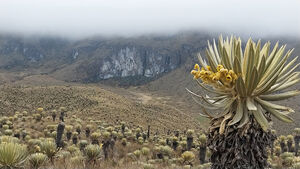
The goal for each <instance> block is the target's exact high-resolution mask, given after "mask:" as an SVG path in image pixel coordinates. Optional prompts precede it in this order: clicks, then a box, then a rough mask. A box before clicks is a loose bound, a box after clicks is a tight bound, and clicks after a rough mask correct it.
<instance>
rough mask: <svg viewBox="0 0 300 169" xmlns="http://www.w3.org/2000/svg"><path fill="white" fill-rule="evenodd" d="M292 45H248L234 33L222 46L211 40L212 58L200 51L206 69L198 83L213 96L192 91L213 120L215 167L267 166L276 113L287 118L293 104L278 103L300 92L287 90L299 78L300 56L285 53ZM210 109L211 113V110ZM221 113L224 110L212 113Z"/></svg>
mask: <svg viewBox="0 0 300 169" xmlns="http://www.w3.org/2000/svg"><path fill="white" fill-rule="evenodd" d="M285 48H286V45H284V46H281V47H279V44H278V43H276V44H275V46H274V47H273V49H271V45H270V42H267V43H265V44H264V45H263V46H262V47H261V41H258V42H257V43H255V42H254V41H252V40H251V39H249V40H248V42H247V44H246V46H245V49H244V50H243V49H242V41H241V39H240V38H238V39H237V38H235V37H231V38H230V39H229V38H227V39H226V40H223V38H222V36H220V38H219V41H218V44H216V43H215V41H214V42H213V45H211V44H210V43H209V42H208V48H207V49H206V56H207V57H206V60H205V59H204V58H202V57H201V55H200V54H199V55H198V58H199V62H200V65H201V68H200V66H199V65H198V64H196V65H195V67H194V69H195V70H192V71H191V73H192V74H193V76H194V79H195V80H196V82H197V83H198V85H199V86H200V87H201V88H202V89H204V90H206V91H207V92H208V93H210V94H212V96H208V95H206V96H203V95H201V94H198V93H195V92H191V91H190V90H188V91H189V92H190V93H191V94H192V96H193V98H194V100H195V101H196V102H197V103H199V104H200V106H201V108H202V109H203V112H204V113H205V116H206V117H208V118H210V119H211V126H210V130H209V135H208V146H209V149H210V151H211V152H212V156H211V162H212V168H213V169H215V168H222V169H224V168H247V169H248V168H251V167H252V168H264V167H265V166H266V165H267V162H266V161H267V153H266V147H267V146H269V145H270V143H271V140H270V138H271V133H270V131H269V130H268V129H269V126H270V121H271V115H273V116H274V117H276V118H277V119H279V120H281V121H284V122H289V123H290V122H292V121H293V120H292V119H291V118H290V117H289V116H288V114H289V113H291V112H294V111H293V109H292V108H289V107H286V106H282V105H279V104H277V103H273V102H272V101H281V100H284V99H288V98H291V97H293V96H296V95H299V94H300V92H299V91H298V90H292V91H286V89H288V88H289V87H291V86H293V85H294V84H296V83H298V82H299V80H300V79H299V78H298V75H299V72H294V71H295V69H296V68H297V67H298V65H299V64H296V65H294V64H295V62H296V60H297V57H295V58H292V59H291V60H290V61H288V60H289V57H290V56H291V53H292V51H293V50H288V51H287V52H286V53H285V52H284V51H285ZM209 110H210V111H209ZM212 111H218V112H219V113H212Z"/></svg>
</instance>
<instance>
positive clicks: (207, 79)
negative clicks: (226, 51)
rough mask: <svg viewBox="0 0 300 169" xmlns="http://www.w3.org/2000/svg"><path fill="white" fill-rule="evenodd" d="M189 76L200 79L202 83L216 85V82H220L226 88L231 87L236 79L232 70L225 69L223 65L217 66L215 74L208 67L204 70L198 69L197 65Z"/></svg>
mask: <svg viewBox="0 0 300 169" xmlns="http://www.w3.org/2000/svg"><path fill="white" fill-rule="evenodd" d="M191 74H192V75H194V79H199V78H200V79H201V80H202V81H203V82H204V83H207V84H217V82H221V84H223V85H225V86H227V87H232V85H233V84H234V83H235V81H236V79H237V78H238V76H237V74H236V73H234V71H233V70H228V69H225V68H224V67H223V65H218V66H217V72H213V71H212V70H211V67H210V66H206V69H205V68H204V67H202V68H201V69H200V67H199V65H198V64H195V66H194V70H192V71H191Z"/></svg>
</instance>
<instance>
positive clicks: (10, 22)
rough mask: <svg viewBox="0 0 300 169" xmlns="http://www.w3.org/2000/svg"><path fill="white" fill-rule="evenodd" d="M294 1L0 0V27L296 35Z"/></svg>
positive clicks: (299, 30)
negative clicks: (202, 30)
mask: <svg viewBox="0 0 300 169" xmlns="http://www.w3.org/2000/svg"><path fill="white" fill-rule="evenodd" d="M299 11H300V1H299V0H286V1H282V0H278V1H275V0H243V1H241V0H202V1H200V0H149V1H148V0H147V1H146V0H144V1H143V0H98V1H97V0H9V1H8V0H1V1H0V32H2V33H22V34H51V35H60V36H67V37H75V38H81V37H86V36H92V35H95V34H96V35H104V36H105V35H108V36H109V35H123V36H128V35H129V36H130V35H139V34H145V33H175V32H177V31H181V30H189V29H193V30H197V29H206V30H215V31H227V32H230V33H243V34H246V35H252V34H256V35H260V36H264V35H269V34H287V35H292V36H293V35H296V36H300V15H299Z"/></svg>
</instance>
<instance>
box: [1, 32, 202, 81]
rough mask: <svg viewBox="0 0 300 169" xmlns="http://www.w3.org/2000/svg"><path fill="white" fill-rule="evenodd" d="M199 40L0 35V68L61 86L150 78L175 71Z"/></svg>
mask: <svg viewBox="0 0 300 169" xmlns="http://www.w3.org/2000/svg"><path fill="white" fill-rule="evenodd" d="M203 40H204V39H203ZM203 40H202V39H201V38H200V39H197V40H193V39H192V40H191V39H189V38H183V39H180V38H179V37H178V36H173V37H151V38H149V37H146V38H145V37H143V38H128V39H124V38H115V39H92V40H91V39H87V40H81V41H75V42H74V41H73V42H71V41H67V40H62V39H54V38H52V39H51V38H35V39H30V38H29V39H28V38H27V39H26V38H20V37H8V36H0V69H2V70H3V69H6V70H12V69H13V70H14V69H17V70H18V71H22V70H24V69H25V68H26V70H28V69H29V70H30V69H35V70H40V72H41V73H47V74H52V75H53V76H55V77H57V78H59V79H62V80H66V81H87V82H89V81H99V80H106V79H110V78H124V77H135V76H138V77H144V78H153V77H156V76H158V75H160V74H162V73H165V72H169V71H172V70H173V69H175V68H177V67H179V66H180V65H181V64H182V63H183V62H184V61H185V60H186V57H188V56H193V55H194V53H195V52H197V51H198V50H199V49H202V48H203V47H204V44H205V43H202V42H204V41H203ZM195 42H196V43H195ZM35 72H37V71H35Z"/></svg>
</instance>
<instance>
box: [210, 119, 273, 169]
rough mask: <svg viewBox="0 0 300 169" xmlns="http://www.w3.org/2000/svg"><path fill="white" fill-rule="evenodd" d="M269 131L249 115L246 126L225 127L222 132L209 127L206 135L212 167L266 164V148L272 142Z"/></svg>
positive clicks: (255, 168) (254, 168) (248, 168)
mask: <svg viewBox="0 0 300 169" xmlns="http://www.w3.org/2000/svg"><path fill="white" fill-rule="evenodd" d="M271 138H272V134H271V132H265V131H263V130H262V129H261V127H260V126H259V125H258V124H257V122H256V121H255V120H253V118H251V117H250V123H249V124H248V126H247V128H240V129H239V128H237V126H236V125H233V126H230V127H227V128H226V129H225V132H224V134H222V135H221V134H219V128H211V129H210V132H209V135H208V148H209V149H210V151H211V153H212V155H211V163H212V167H211V168H212V169H232V168H235V169H263V168H265V167H267V166H268V164H267V158H268V154H267V151H266V148H267V147H268V146H269V147H270V146H271V144H272V140H271Z"/></svg>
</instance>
